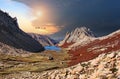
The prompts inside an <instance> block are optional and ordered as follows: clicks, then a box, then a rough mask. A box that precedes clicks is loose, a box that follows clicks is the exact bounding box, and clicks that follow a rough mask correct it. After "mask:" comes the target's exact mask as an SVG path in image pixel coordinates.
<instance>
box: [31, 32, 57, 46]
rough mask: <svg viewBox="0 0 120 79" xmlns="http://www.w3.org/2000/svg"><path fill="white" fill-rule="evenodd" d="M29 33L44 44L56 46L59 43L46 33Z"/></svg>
mask: <svg viewBox="0 0 120 79" xmlns="http://www.w3.org/2000/svg"><path fill="white" fill-rule="evenodd" d="M29 35H30V36H31V37H32V38H33V39H35V40H36V41H38V42H39V43H40V44H42V46H54V45H55V44H57V41H55V40H53V39H51V38H50V37H48V36H46V35H40V34H34V33H29Z"/></svg>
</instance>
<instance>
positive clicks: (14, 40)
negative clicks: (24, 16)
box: [0, 10, 44, 52]
mask: <svg viewBox="0 0 120 79" xmlns="http://www.w3.org/2000/svg"><path fill="white" fill-rule="evenodd" d="M0 42H1V43H4V44H6V45H9V46H12V47H15V48H17V49H23V50H26V51H30V52H39V51H43V50H44V47H43V46H42V45H41V44H40V43H39V42H37V41H36V40H34V39H33V38H32V37H31V36H29V35H28V34H27V33H25V32H23V31H22V30H21V29H19V26H18V23H17V19H16V18H12V17H11V16H9V15H8V14H7V13H6V12H3V11H1V10H0Z"/></svg>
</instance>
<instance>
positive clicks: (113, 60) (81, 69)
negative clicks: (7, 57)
mask: <svg viewBox="0 0 120 79" xmlns="http://www.w3.org/2000/svg"><path fill="white" fill-rule="evenodd" d="M2 78H5V79H10V78H11V79H119V78H120V52H119V51H116V52H110V53H106V54H101V55H99V56H98V57H96V58H95V59H93V60H89V61H87V62H82V63H79V64H77V65H75V66H71V67H68V68H64V69H59V70H51V71H46V72H42V73H34V72H21V73H18V74H9V75H6V76H3V77H2Z"/></svg>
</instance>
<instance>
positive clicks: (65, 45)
mask: <svg viewBox="0 0 120 79" xmlns="http://www.w3.org/2000/svg"><path fill="white" fill-rule="evenodd" d="M72 44H74V43H73V42H71V43H67V42H65V43H64V44H63V45H62V46H60V47H63V48H67V47H68V46H70V45H72Z"/></svg>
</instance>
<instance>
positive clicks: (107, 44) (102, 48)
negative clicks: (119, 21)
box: [68, 33, 120, 66]
mask: <svg viewBox="0 0 120 79" xmlns="http://www.w3.org/2000/svg"><path fill="white" fill-rule="evenodd" d="M119 49H120V33H118V34H117V33H116V34H114V35H113V36H110V37H108V38H106V39H97V40H95V41H92V42H91V43H89V44H87V45H85V46H80V47H79V48H77V49H75V50H70V51H69V54H70V55H72V57H71V61H70V62H69V63H68V64H69V66H71V65H75V64H77V63H80V62H84V61H88V60H91V59H93V58H95V57H97V56H98V55H100V54H102V53H107V52H112V51H117V50H119Z"/></svg>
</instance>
